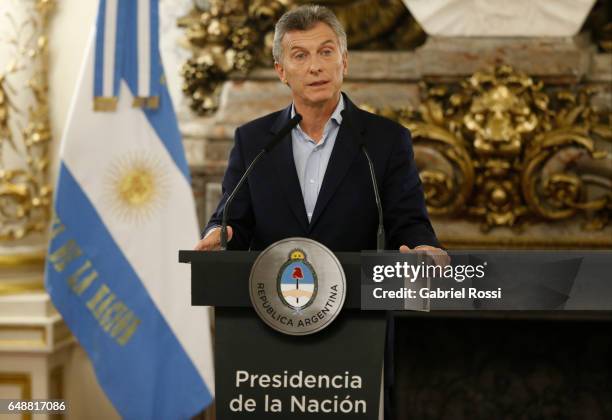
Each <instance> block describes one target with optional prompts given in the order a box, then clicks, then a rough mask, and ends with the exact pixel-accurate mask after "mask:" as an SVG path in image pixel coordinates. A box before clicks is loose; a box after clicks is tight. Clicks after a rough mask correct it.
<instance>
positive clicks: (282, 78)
mask: <svg viewBox="0 0 612 420" xmlns="http://www.w3.org/2000/svg"><path fill="white" fill-rule="evenodd" d="M274 70H276V74H278V78H279V79H280V81H281V82H283V83H284V84H287V79H286V78H285V68H284V67H283V65H282V64H280V63H278V62H277V61H275V62H274Z"/></svg>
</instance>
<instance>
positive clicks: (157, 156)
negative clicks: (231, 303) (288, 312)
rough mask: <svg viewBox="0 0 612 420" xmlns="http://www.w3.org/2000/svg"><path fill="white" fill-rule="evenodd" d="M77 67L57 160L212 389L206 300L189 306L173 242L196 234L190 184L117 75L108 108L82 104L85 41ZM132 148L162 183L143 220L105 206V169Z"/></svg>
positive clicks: (188, 244) (185, 273)
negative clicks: (77, 82)
mask: <svg viewBox="0 0 612 420" xmlns="http://www.w3.org/2000/svg"><path fill="white" fill-rule="evenodd" d="M85 69H86V70H85V71H84V72H83V74H82V82H81V86H80V89H79V93H78V95H77V96H76V97H75V102H74V103H73V106H72V113H74V112H75V111H76V110H78V111H79V115H78V117H79V118H72V117H73V116H72V115H71V116H70V120H71V121H72V122H71V125H70V126H69V127H68V129H67V130H66V135H65V141H64V142H63V145H62V146H63V147H62V152H63V160H64V163H65V165H66V166H67V167H68V169H69V170H70V172H71V173H72V175H73V176H74V177H75V179H76V181H77V182H78V183H79V185H80V186H81V189H82V190H83V192H84V193H85V194H86V195H87V197H88V198H89V200H90V201H91V202H92V204H93V205H94V207H95V208H96V210H97V211H98V213H99V215H100V217H101V218H102V221H103V222H104V224H105V225H106V227H107V229H108V230H109V232H110V234H111V236H112V237H113V239H114V240H115V242H116V243H117V244H118V246H119V247H120V248H121V250H122V251H123V253H124V255H125V257H126V258H127V260H128V261H129V263H130V264H131V266H132V267H133V269H134V271H135V272H136V274H137V275H138V277H139V278H140V279H141V280H142V281H143V285H144V287H145V288H146V289H147V291H148V293H149V295H150V296H151V298H152V300H153V301H154V302H155V304H156V305H157V307H158V309H159V311H160V312H161V314H162V315H163V316H164V318H165V319H166V321H167V322H168V324H169V325H170V327H171V328H172V330H173V332H174V334H175V335H176V337H177V339H178V341H179V343H181V345H182V346H183V348H184V349H185V351H186V352H187V354H188V355H189V357H190V358H191V360H192V361H193V363H194V365H195V366H196V368H197V370H198V372H199V373H200V375H201V376H202V377H203V379H204V381H205V382H206V385H207V386H208V388H209V389H210V391H211V394H214V390H213V384H214V375H213V372H212V369H211V367H212V366H213V363H212V354H211V352H210V349H211V348H212V346H211V342H210V334H209V331H208V328H209V321H208V313H207V308H204V307H191V296H190V284H189V269H190V267H189V266H188V265H185V264H179V263H178V250H179V249H190V248H192V247H193V245H194V244H195V242H196V241H197V239H198V236H197V232H198V229H197V220H196V216H195V209H194V204H193V200H192V198H191V197H192V191H191V187H190V185H189V183H188V182H187V180H186V179H185V177H184V175H183V174H182V173H181V172H180V171H179V170H178V168H177V167H176V165H175V164H174V161H173V160H172V158H171V157H170V155H169V154H168V152H167V150H166V148H165V147H164V145H163V144H162V142H161V141H160V140H159V138H158V137H157V133H156V132H155V131H154V129H153V127H152V126H151V125H150V123H149V121H148V120H147V118H146V116H145V115H144V112H143V111H142V110H141V109H139V108H132V106H131V104H132V101H133V95H132V94H131V93H130V92H129V89H128V88H127V85H126V84H125V83H123V82H122V85H121V92H120V95H119V101H118V106H117V110H116V112H113V113H94V112H93V111H90V110H91V107H88V104H91V87H92V86H93V71H92V69H93V48H91V44H90V49H89V54H88V60H87V65H86V67H85ZM83 110H88V111H87V112H84V111H83ZM68 143H70V144H68ZM109 151H112V153H109ZM86 155H91V156H96V160H95V161H91V160H87V159H83V156H86ZM139 155H140V157H143V158H144V160H145V161H147V160H148V161H149V162H152V163H153V167H154V168H157V169H158V170H161V171H158V172H159V173H158V174H157V175H159V176H160V177H161V178H160V179H163V183H164V184H165V185H167V188H164V189H163V191H162V192H163V194H164V195H163V196H161V197H160V199H161V200H162V201H161V202H160V203H159V204H160V205H159V206H158V207H156V208H153V209H152V213H150V214H149V215H148V216H147V215H146V214H144V213H143V215H141V217H143V218H145V220H146V221H145V222H144V223H142V224H141V225H136V224H135V223H139V222H135V221H134V220H133V219H130V218H129V211H128V213H124V214H121V213H120V212H118V211H117V209H116V208H113V203H112V202H109V196H108V191H109V189H110V190H112V171H113V168H116V167H117V166H116V165H117V163H118V162H122V161H123V162H125V159H129V157H130V156H139ZM94 163H95V166H93V165H92V164H94ZM115 170H116V169H115ZM105 192H106V193H105ZM190 209H191V211H190ZM126 214H127V215H126ZM147 217H148V218H147ZM135 226H137V229H135ZM135 230H137V232H138V234H137V235H135V234H134V232H135ZM149 244H155V246H148V245H149ZM160 267H161V268H160ZM145 322H146V321H145Z"/></svg>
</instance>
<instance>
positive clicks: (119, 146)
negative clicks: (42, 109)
mask: <svg viewBox="0 0 612 420" xmlns="http://www.w3.org/2000/svg"><path fill="white" fill-rule="evenodd" d="M158 40H159V16H158V1H157V0H130V1H126V0H100V3H99V9H98V16H97V20H96V26H95V30H94V31H92V37H91V40H90V44H89V47H88V49H87V53H86V55H85V59H84V64H83V67H82V70H81V74H80V81H79V83H78V85H77V90H76V93H75V95H74V98H73V100H72V104H71V110H70V114H69V120H68V124H67V128H66V130H65V132H64V135H63V138H62V145H61V150H60V159H61V163H60V168H59V178H58V182H57V189H56V196H55V202H54V218H53V223H52V227H51V240H50V244H49V258H48V260H47V267H46V280H45V281H46V287H47V290H48V292H49V294H50V295H51V298H52V300H53V303H54V304H55V306H56V307H57V309H58V310H59V311H60V313H61V314H62V316H63V317H64V319H65V322H66V323H67V325H68V326H69V328H70V329H71V331H72V333H73V334H74V335H75V337H76V338H77V339H78V341H79V343H80V344H81V346H82V347H83V348H84V349H85V350H86V351H87V353H88V355H89V358H90V359H91V362H92V364H93V366H94V368H95V372H96V375H97V378H98V381H99V383H100V385H101V386H102V388H103V389H104V391H105V392H106V394H107V395H108V397H109V399H110V400H111V402H112V403H113V405H114V406H115V408H116V409H117V411H118V412H119V414H120V415H121V416H122V417H124V418H129V419H154V418H155V419H179V418H189V417H191V416H193V415H195V414H197V413H198V412H200V411H201V410H202V409H204V408H205V407H206V406H207V405H208V404H210V403H211V401H212V399H213V384H214V378H213V364H212V349H211V338H210V329H209V320H208V315H207V311H206V310H207V308H203V307H192V306H191V305H190V302H191V296H190V284H189V266H187V265H184V264H179V263H178V250H179V249H189V248H192V247H193V245H194V244H195V243H196V242H197V240H198V225H197V220H196V215H195V206H194V200H193V195H192V190H191V186H190V176H189V169H188V166H187V161H186V159H185V155H184V150H183V146H182V143H181V137H180V134H179V130H178V125H177V121H176V116H175V114H174V111H173V108H172V103H171V100H170V96H169V93H168V90H167V88H166V86H165V84H164V81H163V80H164V79H163V69H162V64H161V56H160V52H159V42H158Z"/></svg>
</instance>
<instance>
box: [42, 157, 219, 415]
mask: <svg viewBox="0 0 612 420" xmlns="http://www.w3.org/2000/svg"><path fill="white" fill-rule="evenodd" d="M55 210H56V214H57V216H58V217H59V219H60V220H61V222H62V223H63V224H64V226H65V230H64V231H63V232H61V233H60V234H58V235H57V236H55V237H54V238H53V240H52V241H51V244H50V248H49V250H50V255H52V254H53V253H54V252H55V251H56V250H57V249H59V248H60V247H61V246H62V245H64V244H66V243H67V241H69V240H74V241H75V242H76V244H78V246H79V247H80V249H81V250H82V255H81V256H80V257H78V258H77V259H75V260H73V261H72V262H71V263H70V264H69V265H67V266H66V267H65V268H64V270H63V271H61V272H58V271H57V270H56V269H55V268H54V264H53V262H51V260H48V262H47V270H46V280H45V282H46V287H47V290H48V292H49V294H50V295H51V297H52V300H53V302H54V304H55V305H56V307H57V308H58V310H59V311H60V313H61V314H62V316H63V317H64V320H65V321H66V323H67V325H68V326H69V328H70V329H71V331H72V332H73V333H74V335H75V336H76V337H77V338H78V340H79V342H80V344H81V345H82V346H83V347H84V348H85V349H86V351H87V352H88V354H89V356H90V358H91V360H92V363H93V365H94V367H95V370H96V374H97V375H98V380H99V382H100V384H101V386H102V387H103V388H104V390H105V392H106V393H107V395H108V396H109V398H110V399H111V401H112V402H113V404H114V405H115V407H116V408H117V410H118V411H119V413H120V414H121V415H122V416H123V417H124V418H127V419H145V418H146V419H174V418H188V417H189V416H192V415H194V413H197V412H199V411H200V410H201V409H203V408H204V407H205V406H206V405H207V404H208V403H209V402H210V401H211V400H212V397H211V394H210V392H209V390H208V388H207V387H206V385H205V384H204V382H203V380H202V378H201V376H200V375H199V374H198V372H197V370H196V368H195V366H194V365H193V363H192V361H191V359H190V358H189V357H188V355H187V354H186V353H185V351H184V350H183V348H182V346H181V345H180V343H179V342H178V340H177V339H176V337H175V335H174V333H173V332H172V330H171V329H170V327H169V325H168V324H167V323H166V321H165V319H164V318H163V316H162V315H161V314H160V312H159V311H158V309H157V307H156V306H155V303H154V302H153V301H152V300H151V298H150V296H149V294H148V293H147V290H146V289H145V287H144V286H143V284H142V283H141V281H140V279H139V278H138V276H137V275H136V273H135V272H134V271H133V269H132V267H131V265H130V264H129V262H128V261H127V260H126V258H125V256H124V255H123V253H122V252H121V250H120V249H119V248H118V246H117V244H116V243H115V242H114V240H113V239H112V237H111V235H110V234H109V232H108V230H107V229H106V227H105V225H104V223H103V222H102V220H101V219H100V217H99V215H98V213H97V211H96V210H95V208H94V207H93V206H92V204H91V202H90V201H89V200H88V198H87V197H86V196H85V194H84V193H83V191H82V190H81V188H80V186H79V185H78V184H77V182H76V181H75V179H74V177H73V176H72V174H71V173H70V171H69V170H68V168H67V167H66V166H64V165H63V164H62V165H61V168H60V174H59V182H58V190H57V195H56V203H55ZM87 260H89V261H90V262H91V265H92V269H95V271H96V272H97V273H98V277H97V278H96V279H95V280H94V281H93V282H92V283H91V285H90V286H89V287H87V289H85V291H84V292H83V293H82V295H80V296H79V295H78V294H77V293H75V292H74V291H73V289H72V288H71V287H70V286H69V283H68V279H69V278H70V276H71V275H74V273H75V272H77V270H78V269H79V268H80V267H82V266H83V265H84V264H85V263H86V261H87ZM151 263H152V264H155V261H154V260H152V261H151ZM86 276H87V272H85V273H81V275H80V276H78V278H79V279H82V278H84V277H86ZM102 284H105V285H107V286H108V288H109V289H110V290H111V291H112V293H114V294H115V295H116V300H115V302H119V301H121V302H123V303H125V304H126V306H127V308H129V310H130V311H132V312H133V313H134V314H135V316H136V317H137V318H138V319H140V320H141V323H140V324H139V325H138V327H137V329H136V331H135V332H134V334H133V335H132V336H131V339H130V340H129V341H128V342H127V343H126V344H125V345H123V346H122V345H120V344H119V343H118V342H117V340H116V339H114V338H112V337H111V335H110V334H109V333H108V332H105V331H104V330H103V328H102V326H101V324H100V321H99V320H97V319H96V317H95V316H94V311H95V308H96V307H94V309H88V307H87V303H88V302H89V301H91V299H92V298H93V297H94V296H95V295H96V293H97V292H98V291H99V290H100V287H101V286H102ZM119 336H120V335H119Z"/></svg>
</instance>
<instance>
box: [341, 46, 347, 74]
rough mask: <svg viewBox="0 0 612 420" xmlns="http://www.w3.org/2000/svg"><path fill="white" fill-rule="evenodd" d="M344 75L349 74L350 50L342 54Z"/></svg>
mask: <svg viewBox="0 0 612 420" xmlns="http://www.w3.org/2000/svg"><path fill="white" fill-rule="evenodd" d="M342 68H343V69H342V75H344V76H346V75H347V74H348V52H347V51H345V52H344V54H342Z"/></svg>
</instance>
